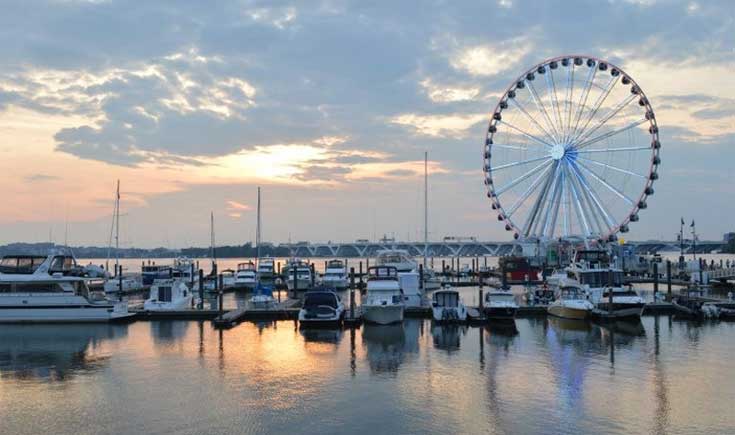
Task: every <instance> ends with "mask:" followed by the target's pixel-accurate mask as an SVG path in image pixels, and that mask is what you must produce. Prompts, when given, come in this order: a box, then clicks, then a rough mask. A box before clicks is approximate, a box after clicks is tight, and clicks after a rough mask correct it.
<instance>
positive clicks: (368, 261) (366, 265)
mask: <svg viewBox="0 0 735 435" xmlns="http://www.w3.org/2000/svg"><path fill="white" fill-rule="evenodd" d="M368 269H370V257H365V270H368Z"/></svg>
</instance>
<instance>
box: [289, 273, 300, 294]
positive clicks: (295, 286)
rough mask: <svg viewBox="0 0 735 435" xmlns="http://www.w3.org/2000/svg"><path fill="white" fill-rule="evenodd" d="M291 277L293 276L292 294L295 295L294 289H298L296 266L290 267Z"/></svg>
mask: <svg viewBox="0 0 735 435" xmlns="http://www.w3.org/2000/svg"><path fill="white" fill-rule="evenodd" d="M291 277H292V278H293V294H294V297H296V291H297V290H298V289H299V280H298V279H296V278H297V277H298V276H297V275H296V267H292V268H291ZM286 288H288V279H286Z"/></svg>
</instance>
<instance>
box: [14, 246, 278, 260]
mask: <svg viewBox="0 0 735 435" xmlns="http://www.w3.org/2000/svg"><path fill="white" fill-rule="evenodd" d="M51 252H63V253H66V254H71V255H73V256H75V257H76V258H106V257H107V255H108V254H109V255H110V257H111V258H114V257H116V256H117V257H120V258H174V257H178V256H181V255H183V256H186V257H190V258H208V257H209V256H210V255H211V250H210V248H195V247H191V248H185V249H168V248H152V249H141V248H120V249H119V250H117V251H116V250H115V249H114V248H112V249H109V248H107V247H104V248H101V247H96V246H73V247H66V246H62V245H56V244H54V243H10V244H8V245H0V256H4V255H48V254H49V253H51ZM216 255H217V258H235V257H255V256H256V249H255V247H254V246H252V245H251V244H250V243H247V244H245V245H235V246H217V247H216ZM260 255H261V256H271V257H287V256H289V255H290V250H289V248H288V247H282V246H273V245H271V244H266V245H264V246H261V247H260Z"/></svg>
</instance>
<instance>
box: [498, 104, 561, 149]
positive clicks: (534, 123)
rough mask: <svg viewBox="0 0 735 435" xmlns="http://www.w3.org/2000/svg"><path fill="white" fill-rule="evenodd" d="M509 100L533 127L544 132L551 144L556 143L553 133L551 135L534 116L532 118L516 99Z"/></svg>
mask: <svg viewBox="0 0 735 435" xmlns="http://www.w3.org/2000/svg"><path fill="white" fill-rule="evenodd" d="M508 99H509V100H510V101H512V102H513V105H514V106H516V107H517V108H518V109H519V110H520V111H521V113H523V115H524V116H525V117H526V119H528V120H529V121H531V123H532V124H533V125H535V126H536V128H538V129H539V130H540V131H541V132H543V134H545V135H546V137H547V138H548V139H551V142H554V141H555V139H554V135H552V134H551V133H549V132H548V131H547V130H546V129H545V128H544V127H543V126H542V125H541V124H539V123H538V121H536V118H534V117H533V116H531V115H530V114H529V113H528V111H527V110H526V108H525V107H523V106H522V105H521V104H520V103H519V102H518V101H516V99H515V98H508ZM547 146H550V145H548V144H547Z"/></svg>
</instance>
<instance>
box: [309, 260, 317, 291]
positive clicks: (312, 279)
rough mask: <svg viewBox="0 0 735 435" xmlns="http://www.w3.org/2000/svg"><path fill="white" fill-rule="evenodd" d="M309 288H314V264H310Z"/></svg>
mask: <svg viewBox="0 0 735 435" xmlns="http://www.w3.org/2000/svg"><path fill="white" fill-rule="evenodd" d="M309 267H310V268H311V288H314V281H315V280H316V272H315V268H314V263H311V266H309Z"/></svg>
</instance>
